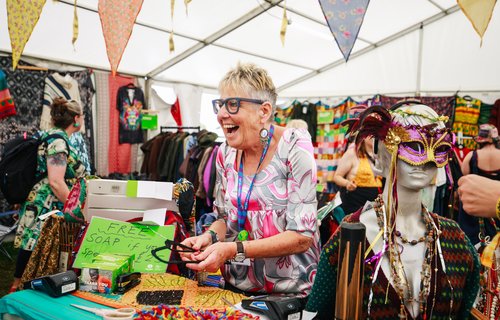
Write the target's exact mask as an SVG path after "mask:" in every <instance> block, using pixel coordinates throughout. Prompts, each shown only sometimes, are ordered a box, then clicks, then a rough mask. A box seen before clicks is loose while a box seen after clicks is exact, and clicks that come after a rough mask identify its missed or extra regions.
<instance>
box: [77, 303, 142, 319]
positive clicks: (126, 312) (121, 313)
mask: <svg viewBox="0 0 500 320" xmlns="http://www.w3.org/2000/svg"><path fill="white" fill-rule="evenodd" d="M71 305H72V306H73V307H75V308H78V309H82V310H85V311H88V312H92V313H94V314H96V315H98V316H102V317H104V318H106V319H109V318H113V316H115V318H116V319H122V320H123V319H132V318H133V317H134V315H135V309H134V308H119V309H103V308H91V307H86V306H82V305H79V304H71Z"/></svg>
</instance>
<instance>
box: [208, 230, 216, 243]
mask: <svg viewBox="0 0 500 320" xmlns="http://www.w3.org/2000/svg"><path fill="white" fill-rule="evenodd" d="M207 232H208V233H210V237H211V238H212V244H214V243H216V242H219V237H218V235H217V232H215V231H213V230H208V231H207Z"/></svg>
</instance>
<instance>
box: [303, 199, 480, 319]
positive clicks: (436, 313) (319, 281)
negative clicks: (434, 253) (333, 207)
mask: <svg viewBox="0 0 500 320" xmlns="http://www.w3.org/2000/svg"><path fill="white" fill-rule="evenodd" d="M369 207H370V208H371V206H369ZM365 212H366V211H365ZM431 216H432V219H433V221H434V223H435V224H436V225H437V226H438V228H439V229H440V230H441V231H442V233H441V235H440V237H439V239H440V242H441V248H442V252H443V259H444V261H445V264H446V273H445V272H444V271H443V268H442V265H441V263H440V262H439V259H436V260H434V261H433V262H432V265H431V270H432V275H431V284H432V288H431V293H430V294H429V296H428V298H427V305H428V306H429V307H428V308H427V310H428V312H430V311H431V310H433V313H432V314H427V315H425V317H424V316H423V315H419V316H418V319H443V320H444V319H450V318H449V317H450V316H452V317H453V319H468V318H469V314H470V310H471V308H472V305H473V303H474V300H475V298H476V294H477V292H478V290H479V259H478V256H477V253H476V251H475V249H474V247H473V246H472V244H471V243H470V241H469V239H468V238H467V237H466V236H465V234H464V233H463V231H462V230H461V229H460V227H459V226H458V225H457V223H456V222H454V221H453V220H449V219H446V218H443V217H439V216H438V215H436V214H434V213H432V214H431ZM344 221H345V222H347V223H349V222H359V212H358V213H356V214H353V215H350V216H347V217H346V218H345V219H344ZM339 242H340V230H337V231H336V232H335V233H334V234H333V236H332V237H331V238H330V240H329V241H328V243H327V244H326V245H325V246H324V247H323V251H322V252H321V258H320V262H319V265H318V271H317V275H316V280H315V283H314V287H313V290H312V292H311V295H310V296H309V299H308V303H307V306H306V310H308V311H313V312H318V316H319V319H332V318H333V316H334V312H335V295H336V282H337V270H338V262H339V261H338V250H339ZM365 246H366V248H368V247H369V246H370V243H369V242H368V241H366V243H365ZM373 256H374V252H373V251H370V253H369V255H368V257H367V259H370V258H372V257H373ZM373 273H374V264H373V263H372V264H369V263H366V264H365V269H364V274H363V276H364V285H363V311H362V312H363V314H362V317H360V319H367V318H368V315H367V310H368V301H369V294H370V289H372V290H373V297H372V302H371V312H370V317H369V318H370V319H399V311H400V310H399V309H400V305H401V300H400V298H399V296H398V294H397V293H396V290H395V289H394V287H393V286H392V285H391V284H390V283H389V281H388V279H387V276H386V275H385V273H384V272H383V271H380V272H379V274H378V278H377V280H376V282H375V284H374V285H373V286H372V287H371V282H372V279H371V277H372V276H373ZM448 281H449V282H448ZM434 283H435V284H436V287H434ZM450 283H451V286H452V287H453V290H451V288H450ZM370 287H371V288H370ZM452 296H453V306H452V309H451V310H450V302H451V299H450V297H452ZM430 306H433V308H431V307H430ZM406 313H407V314H408V315H410V314H411V313H410V312H409V311H407V312H406Z"/></svg>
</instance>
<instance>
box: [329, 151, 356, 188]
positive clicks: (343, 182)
mask: <svg viewBox="0 0 500 320" xmlns="http://www.w3.org/2000/svg"><path fill="white" fill-rule="evenodd" d="M355 157H356V151H355V149H354V148H349V149H347V151H346V152H345V153H344V155H342V158H340V160H339V162H338V166H337V170H336V171H335V175H334V176H333V182H335V184H336V185H337V186H339V187H341V188H346V189H347V190H349V191H352V190H354V189H355V186H356V185H355V184H354V183H353V182H351V181H349V180H348V179H347V175H348V174H349V172H350V171H351V170H352V166H353V163H354V161H355ZM350 189H351V190H350Z"/></svg>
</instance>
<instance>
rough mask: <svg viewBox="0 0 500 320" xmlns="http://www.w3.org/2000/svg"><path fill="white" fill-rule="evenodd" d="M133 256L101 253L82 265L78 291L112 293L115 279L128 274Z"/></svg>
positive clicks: (115, 284) (114, 287)
mask: <svg viewBox="0 0 500 320" xmlns="http://www.w3.org/2000/svg"><path fill="white" fill-rule="evenodd" d="M134 258H135V255H124V254H112V253H102V254H99V255H98V256H96V257H95V258H94V259H93V260H92V262H86V263H84V264H83V265H82V273H81V275H80V287H79V290H82V291H90V292H99V293H112V292H113V291H115V289H116V287H117V283H116V278H117V277H118V276H119V275H122V274H124V273H128V272H130V269H131V268H132V263H133V261H134Z"/></svg>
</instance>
